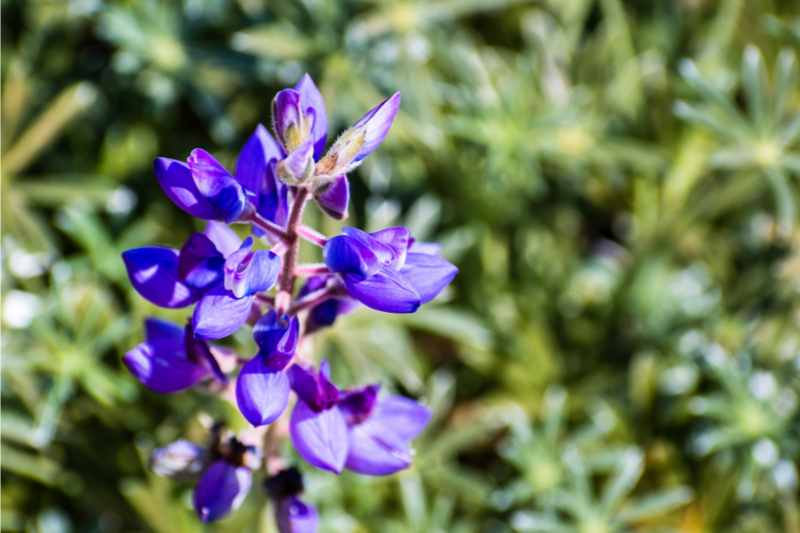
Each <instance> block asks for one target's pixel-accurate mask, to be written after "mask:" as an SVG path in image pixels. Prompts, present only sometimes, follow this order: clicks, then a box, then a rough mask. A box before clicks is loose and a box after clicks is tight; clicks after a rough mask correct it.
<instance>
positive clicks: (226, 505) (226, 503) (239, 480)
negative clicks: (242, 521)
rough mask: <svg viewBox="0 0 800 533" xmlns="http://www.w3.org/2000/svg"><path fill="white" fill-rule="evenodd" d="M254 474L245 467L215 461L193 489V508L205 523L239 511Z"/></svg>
mask: <svg viewBox="0 0 800 533" xmlns="http://www.w3.org/2000/svg"><path fill="white" fill-rule="evenodd" d="M252 481H253V475H252V473H251V472H250V470H248V469H247V468H245V467H241V466H239V467H236V466H233V465H229V464H228V463H226V462H225V461H221V460H220V461H216V462H214V463H212V464H211V466H209V467H208V470H206V471H205V473H204V474H203V477H202V478H200V482H199V483H198V484H197V486H196V487H195V489H194V509H195V511H196V512H197V516H198V517H200V520H202V521H203V522H213V521H214V520H218V519H220V518H222V517H223V516H225V515H226V514H228V513H229V512H231V511H233V510H235V509H237V508H238V507H239V506H240V505H241V504H242V502H243V501H244V499H245V497H246V496H247V493H248V492H249V491H250V485H251V483H252Z"/></svg>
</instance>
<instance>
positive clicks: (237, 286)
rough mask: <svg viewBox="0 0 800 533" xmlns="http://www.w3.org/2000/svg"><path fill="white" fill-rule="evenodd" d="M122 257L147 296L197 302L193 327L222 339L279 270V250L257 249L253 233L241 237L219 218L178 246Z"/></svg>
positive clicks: (168, 302)
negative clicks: (220, 221)
mask: <svg viewBox="0 0 800 533" xmlns="http://www.w3.org/2000/svg"><path fill="white" fill-rule="evenodd" d="M237 243H239V244H237ZM122 258H123V260H124V261H125V266H126V267H127V270H128V276H129V277H130V280H131V283H132V284H133V286H134V288H135V289H136V290H137V291H138V292H139V294H141V295H142V296H143V297H144V298H145V299H147V300H149V301H151V302H152V303H154V304H156V305H160V306H162V307H185V306H187V305H190V304H192V303H194V302H197V306H196V307H195V309H194V313H193V315H192V328H193V331H194V334H195V335H196V336H197V337H199V338H202V339H220V338H222V337H226V336H228V335H230V334H232V333H234V332H235V331H236V330H238V329H239V328H240V327H241V326H242V325H243V324H244V323H245V321H246V320H247V318H248V316H249V314H250V310H251V307H252V304H253V300H254V299H255V295H256V294H257V293H259V292H261V291H265V290H268V289H270V288H271V287H272V286H273V285H274V284H275V281H276V280H277V277H278V272H279V270H280V258H279V257H278V256H277V255H276V254H274V253H273V252H271V251H268V250H253V238H252V237H248V238H247V239H245V240H244V241H243V242H242V241H240V240H239V238H238V237H237V236H236V234H235V233H234V232H233V231H232V230H231V229H230V228H228V227H227V226H225V225H224V224H220V223H217V222H209V223H208V225H207V227H206V231H205V232H204V233H195V234H193V235H192V236H191V237H189V239H188V240H187V241H186V243H185V244H184V245H183V247H182V248H181V249H180V250H175V249H172V248H165V247H160V246H149V247H144V248H134V249H132V250H127V251H125V252H123V254H122Z"/></svg>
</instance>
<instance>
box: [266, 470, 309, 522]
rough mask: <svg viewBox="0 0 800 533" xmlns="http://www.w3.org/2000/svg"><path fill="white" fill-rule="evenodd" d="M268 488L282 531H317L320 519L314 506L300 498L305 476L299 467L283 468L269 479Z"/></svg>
mask: <svg viewBox="0 0 800 533" xmlns="http://www.w3.org/2000/svg"><path fill="white" fill-rule="evenodd" d="M265 485H266V489H267V492H268V493H269V496H270V498H271V499H272V502H273V505H274V509H275V522H276V523H277V524H278V531H280V533H315V532H316V531H317V525H318V522H319V519H318V517H317V511H316V510H315V509H314V507H313V506H311V505H309V504H307V503H305V502H304V501H302V500H301V499H300V497H299V496H300V494H301V493H302V492H303V477H302V476H301V475H300V471H299V470H297V468H294V467H291V468H287V469H284V470H281V471H280V472H278V473H277V474H275V475H274V476H272V477H270V478H269V479H267V481H266V483H265Z"/></svg>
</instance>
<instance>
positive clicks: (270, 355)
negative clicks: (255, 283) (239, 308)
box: [236, 311, 300, 426]
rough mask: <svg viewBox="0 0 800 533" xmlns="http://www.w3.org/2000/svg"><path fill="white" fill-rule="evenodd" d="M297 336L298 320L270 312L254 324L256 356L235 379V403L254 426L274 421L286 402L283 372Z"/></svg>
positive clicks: (286, 392) (286, 378) (285, 379)
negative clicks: (256, 346)
mask: <svg viewBox="0 0 800 533" xmlns="http://www.w3.org/2000/svg"><path fill="white" fill-rule="evenodd" d="M299 337H300V322H299V321H298V320H297V317H288V316H282V317H279V316H278V314H277V313H276V312H275V311H270V312H268V313H267V314H265V315H264V316H262V317H261V318H260V319H259V320H258V322H256V325H255V327H254V328H253V338H254V339H255V341H256V344H258V353H257V354H256V355H255V357H253V358H252V359H251V360H250V361H248V362H247V363H246V364H245V365H244V366H243V367H242V370H241V372H240V373H239V378H238V379H237V380H236V402H237V404H238V405H239V410H240V411H241V412H242V415H244V417H245V418H246V419H247V421H248V422H250V423H251V424H252V425H253V426H263V425H265V424H269V423H271V422H273V421H274V420H275V419H276V418H278V417H279V416H280V415H281V414H282V413H283V411H284V409H286V404H287V403H288V401H289V377H288V376H287V375H286V372H284V369H285V368H286V366H287V365H288V364H289V362H290V361H291V360H292V357H293V356H294V352H295V349H296V348H297V342H298V340H299Z"/></svg>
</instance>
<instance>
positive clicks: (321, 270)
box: [294, 263, 331, 277]
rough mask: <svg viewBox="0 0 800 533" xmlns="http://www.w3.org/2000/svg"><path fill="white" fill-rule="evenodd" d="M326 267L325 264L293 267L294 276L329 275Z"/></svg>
mask: <svg viewBox="0 0 800 533" xmlns="http://www.w3.org/2000/svg"><path fill="white" fill-rule="evenodd" d="M330 273H331V271H330V270H329V269H328V265H326V264H325V263H307V264H304V265H296V266H295V267H294V275H295V276H301V277H308V276H319V275H322V274H330Z"/></svg>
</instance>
